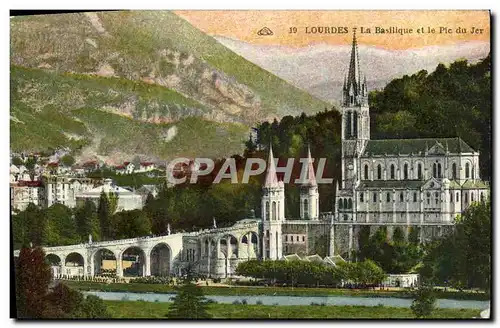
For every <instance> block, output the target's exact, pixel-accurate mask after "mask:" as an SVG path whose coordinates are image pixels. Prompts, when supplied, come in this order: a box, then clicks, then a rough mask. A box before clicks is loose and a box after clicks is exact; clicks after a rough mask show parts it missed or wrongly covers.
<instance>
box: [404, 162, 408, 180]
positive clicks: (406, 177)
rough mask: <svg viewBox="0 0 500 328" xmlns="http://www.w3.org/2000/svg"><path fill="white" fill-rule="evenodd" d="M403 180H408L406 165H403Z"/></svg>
mask: <svg viewBox="0 0 500 328" xmlns="http://www.w3.org/2000/svg"><path fill="white" fill-rule="evenodd" d="M403 178H404V179H405V180H408V163H405V165H404V168H403Z"/></svg>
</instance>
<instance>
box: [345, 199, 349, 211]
mask: <svg viewBox="0 0 500 328" xmlns="http://www.w3.org/2000/svg"><path fill="white" fill-rule="evenodd" d="M344 208H345V209H348V208H349V207H347V198H344Z"/></svg>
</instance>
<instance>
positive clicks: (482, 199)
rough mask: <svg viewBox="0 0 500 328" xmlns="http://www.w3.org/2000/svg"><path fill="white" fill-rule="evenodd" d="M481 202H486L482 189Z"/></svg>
mask: <svg viewBox="0 0 500 328" xmlns="http://www.w3.org/2000/svg"><path fill="white" fill-rule="evenodd" d="M481 202H484V194H483V192H482V191H481Z"/></svg>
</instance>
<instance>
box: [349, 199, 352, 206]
mask: <svg viewBox="0 0 500 328" xmlns="http://www.w3.org/2000/svg"><path fill="white" fill-rule="evenodd" d="M349 208H352V199H351V198H349Z"/></svg>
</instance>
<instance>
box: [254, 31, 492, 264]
mask: <svg viewBox="0 0 500 328" xmlns="http://www.w3.org/2000/svg"><path fill="white" fill-rule="evenodd" d="M341 114H342V155H341V161H342V163H341V168H342V180H341V181H340V182H339V183H336V185H335V188H336V193H335V194H336V196H335V197H336V201H335V206H334V207H335V208H334V209H332V212H327V213H320V212H319V195H318V187H317V183H316V180H315V176H314V170H313V166H312V159H311V155H310V153H309V157H308V158H309V160H308V165H309V170H308V171H307V172H308V174H307V181H306V183H304V184H303V185H302V186H301V187H300V218H295V219H294V218H285V216H284V212H285V211H284V208H285V204H284V203H285V196H284V193H285V186H284V184H283V182H282V181H278V178H277V175H276V171H275V169H274V165H275V164H274V160H275V159H274V158H273V153H272V149H271V150H270V152H269V160H268V161H269V163H268V167H269V169H268V172H267V176H266V180H265V185H264V187H263V195H262V204H261V205H262V206H261V208H262V213H261V219H262V238H263V243H262V252H261V255H262V258H264V259H266V258H269V259H281V258H283V257H284V256H286V255H290V254H297V255H299V256H308V255H309V256H310V255H314V254H317V253H319V254H322V255H323V256H326V255H328V256H330V257H333V256H335V255H341V256H342V257H344V258H350V256H351V254H352V251H353V250H356V248H357V235H358V233H359V231H360V229H361V227H363V226H369V227H370V231H371V232H372V233H373V232H374V231H375V230H376V229H378V228H379V227H380V226H387V230H388V233H389V236H390V235H391V234H392V232H393V229H394V228H395V227H401V228H402V230H403V231H404V232H405V234H406V235H407V234H408V232H409V230H410V229H411V228H413V229H417V231H418V235H419V236H420V240H421V241H425V240H429V239H432V238H436V237H438V236H441V235H442V234H443V233H446V231H447V230H449V229H450V227H451V226H452V225H453V220H454V218H455V217H456V216H457V215H459V214H460V213H461V212H462V211H464V210H465V209H466V208H467V207H468V206H469V205H470V204H471V203H473V202H477V201H483V200H485V199H486V198H487V197H488V193H489V186H488V184H487V183H486V182H485V181H482V180H481V178H480V175H479V152H477V151H475V150H474V149H472V148H471V147H470V146H469V145H467V144H466V143H465V142H464V141H463V140H462V139H460V138H458V137H457V138H429V139H385V140H371V139H370V108H369V106H368V88H367V84H366V77H363V79H362V74H361V71H360V63H359V58H358V46H357V41H356V35H354V37H353V42H352V51H351V57H350V63H349V68H348V72H347V76H346V78H345V81H344V86H343V98H342V107H341ZM332 187H333V186H332Z"/></svg>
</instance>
